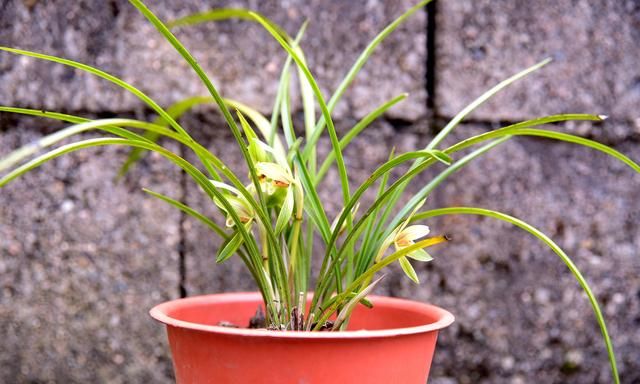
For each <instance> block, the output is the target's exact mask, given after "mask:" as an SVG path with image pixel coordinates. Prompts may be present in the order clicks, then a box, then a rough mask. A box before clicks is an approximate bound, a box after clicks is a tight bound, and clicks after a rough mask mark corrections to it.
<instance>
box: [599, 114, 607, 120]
mask: <svg viewBox="0 0 640 384" xmlns="http://www.w3.org/2000/svg"><path fill="white" fill-rule="evenodd" d="M608 118H609V115H598V119H600V121H605V120H607V119H608Z"/></svg>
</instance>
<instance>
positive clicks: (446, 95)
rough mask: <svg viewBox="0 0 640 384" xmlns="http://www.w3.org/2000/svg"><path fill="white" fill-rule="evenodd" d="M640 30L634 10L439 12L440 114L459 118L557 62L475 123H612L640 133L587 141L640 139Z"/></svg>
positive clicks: (639, 13)
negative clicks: (545, 119)
mask: <svg viewBox="0 0 640 384" xmlns="http://www.w3.org/2000/svg"><path fill="white" fill-rule="evenodd" d="M639 20H640V8H638V5H637V3H636V2H633V1H606V2H589V1H584V0H581V1H543V2H527V1H517V2H495V1H484V0H483V1H475V2H465V1H455V0H454V1H443V2H438V19H437V21H438V22H437V28H438V29H437V32H438V34H437V36H438V37H437V39H438V40H437V71H438V72H437V79H438V81H437V84H438V85H437V91H436V103H437V108H438V111H439V113H440V114H443V115H447V116H453V115H454V114H455V113H457V112H458V111H459V110H460V109H462V108H463V107H464V106H465V105H466V104H467V103H469V102H471V101H472V100H473V99H474V98H475V97H477V96H479V95H480V94H481V93H482V92H483V91H484V90H485V89H489V88H490V87H491V86H493V85H494V84H496V83H498V82H499V81H501V80H503V79H505V78H507V77H509V76H511V75H512V74H514V73H516V72H518V71H520V70H521V69H524V68H526V67H528V66H530V65H533V64H534V63H536V62H538V61H540V60H542V59H544V58H545V57H552V58H553V59H554V62H552V63H551V64H550V65H548V66H547V67H545V68H544V69H542V70H540V71H539V72H537V73H534V74H532V75H530V78H528V79H525V80H521V81H520V82H518V83H516V84H514V85H512V88H511V89H508V90H506V91H503V93H501V94H500V95H498V96H497V97H495V99H493V101H491V102H489V103H487V104H486V105H485V106H483V107H482V108H480V109H479V110H478V111H477V112H476V113H474V115H473V117H474V118H475V119H480V120H485V121H500V120H520V119H526V118H532V117H538V116H542V115H547V114H556V113H595V114H607V115H610V116H611V117H612V119H614V120H620V121H631V122H632V124H627V125H625V126H624V127H625V131H623V132H618V131H616V132H608V131H607V132H601V131H600V130H598V129H596V130H593V131H589V132H586V133H587V134H592V135H597V136H600V137H611V136H614V138H624V137H626V136H629V135H631V134H636V135H637V134H638V132H640V123H639V122H638V113H637V111H638V108H637V105H638V103H639V102H640V86H639V84H640V83H639V80H640V67H638V65H637V63H636V60H635V57H637V56H638V54H640V34H639V33H638V31H639V29H638V28H637V25H638V22H639ZM633 122H635V123H633ZM607 128H608V127H607ZM618 128H621V126H618Z"/></svg>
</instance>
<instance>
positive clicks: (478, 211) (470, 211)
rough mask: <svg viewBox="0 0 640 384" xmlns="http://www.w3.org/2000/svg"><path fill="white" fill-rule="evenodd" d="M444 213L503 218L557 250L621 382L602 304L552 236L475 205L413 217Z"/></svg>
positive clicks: (618, 380)
mask: <svg viewBox="0 0 640 384" xmlns="http://www.w3.org/2000/svg"><path fill="white" fill-rule="evenodd" d="M443 215H479V216H485V217H491V218H494V219H498V220H502V221H505V222H507V223H510V224H513V225H515V226H517V227H519V228H521V229H524V230H525V231H527V232H529V233H530V234H532V235H533V236H535V237H536V238H538V239H539V240H540V241H542V242H543V243H544V244H546V245H547V246H548V247H549V248H551V250H553V252H555V254H556V255H558V257H560V259H561V260H562V262H563V263H564V264H565V265H566V266H567V268H569V270H570V271H571V273H572V274H573V276H574V277H575V278H576V280H577V281H578V283H579V284H580V287H582V289H583V290H584V292H585V293H586V294H587V297H588V298H589V303H590V304H591V308H592V309H593V313H594V315H595V317H596V320H597V322H598V326H599V327H600V332H601V333H602V337H603V339H604V342H605V345H606V348H607V354H608V356H609V363H610V365H611V373H612V375H613V380H614V382H615V383H617V384H618V383H620V377H619V376H618V368H617V366H616V357H615V353H614V351H613V343H612V342H611V338H610V337H609V332H608V331H607V325H606V322H605V320H604V316H603V315H602V311H601V310H600V306H599V305H598V301H597V299H596V297H595V295H594V294H593V291H592V290H591V288H590V287H589V284H588V283H587V281H586V279H585V278H584V276H582V273H580V270H579V269H578V267H577V266H576V265H575V263H574V262H573V261H572V260H571V258H570V257H569V256H568V255H567V254H566V253H565V252H564V251H563V250H562V249H561V248H560V247H559V246H558V245H557V244H556V243H555V242H554V241H553V240H551V238H549V236H547V235H545V234H544V233H543V232H541V231H540V230H538V229H536V228H535V227H534V226H532V225H530V224H528V223H526V222H524V221H522V220H520V219H517V218H515V217H513V216H509V215H507V214H504V213H501V212H497V211H492V210H489V209H482V208H475V207H449V208H441V209H434V210H430V211H426V212H423V213H418V214H417V215H415V216H414V217H413V220H414V221H417V220H424V219H427V218H430V217H437V216H443Z"/></svg>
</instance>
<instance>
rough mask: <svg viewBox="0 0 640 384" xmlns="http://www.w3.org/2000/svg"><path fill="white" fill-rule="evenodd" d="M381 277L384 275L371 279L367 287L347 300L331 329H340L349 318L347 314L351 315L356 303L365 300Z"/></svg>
mask: <svg viewBox="0 0 640 384" xmlns="http://www.w3.org/2000/svg"><path fill="white" fill-rule="evenodd" d="M383 278H384V275H382V276H380V277H379V278H377V279H376V280H375V281H373V282H372V283H371V284H369V285H368V286H367V287H365V288H364V289H363V290H362V291H360V292H359V293H358V294H357V295H355V296H354V297H353V298H352V299H351V300H349V301H348V302H347V304H346V305H345V306H344V307H343V308H342V310H341V311H340V313H339V314H338V316H337V317H336V321H335V322H334V323H333V328H332V330H334V331H336V330H339V329H340V326H341V325H342V324H343V323H344V322H345V320H347V319H348V318H349V316H350V315H351V312H353V310H354V309H355V307H356V305H357V304H358V303H360V302H362V301H363V300H365V298H366V297H367V295H369V294H370V293H371V291H373V288H375V287H376V285H378V283H379V282H380V280H382V279H383ZM369 304H371V303H369Z"/></svg>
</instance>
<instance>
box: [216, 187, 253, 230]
mask: <svg viewBox="0 0 640 384" xmlns="http://www.w3.org/2000/svg"><path fill="white" fill-rule="evenodd" d="M210 181H211V184H213V186H214V187H216V188H218V189H223V190H225V192H231V193H223V194H224V195H225V196H224V198H225V199H226V200H227V202H228V203H229V205H230V206H231V209H233V211H234V212H235V213H236V215H238V218H239V219H240V222H242V223H243V224H248V223H250V222H251V221H252V220H253V218H254V217H255V211H254V210H253V207H252V206H251V204H249V202H247V200H246V199H245V198H244V196H242V194H240V191H238V190H237V189H236V188H234V187H232V186H230V185H228V184H225V183H222V182H219V181H215V180H210ZM213 202H214V203H215V204H216V205H217V206H218V207H220V209H222V210H223V211H224V212H226V213H227V220H226V221H225V224H226V226H227V227H229V228H231V227H233V226H234V225H235V223H234V222H233V218H232V217H231V215H230V214H229V211H228V210H227V208H226V207H225V206H224V205H223V204H222V202H221V201H219V200H218V199H215V198H214V199H213Z"/></svg>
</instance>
